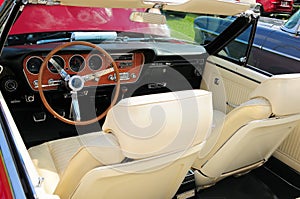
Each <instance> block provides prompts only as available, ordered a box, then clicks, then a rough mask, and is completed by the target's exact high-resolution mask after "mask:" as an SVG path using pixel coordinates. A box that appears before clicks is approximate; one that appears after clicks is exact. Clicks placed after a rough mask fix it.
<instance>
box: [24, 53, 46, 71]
mask: <svg viewBox="0 0 300 199" xmlns="http://www.w3.org/2000/svg"><path fill="white" fill-rule="evenodd" d="M42 63H43V59H42V58H40V57H37V56H32V57H30V58H29V59H28V60H27V62H26V68H27V70H28V71H29V72H30V73H32V74H38V73H39V71H40V68H41V65H42Z"/></svg>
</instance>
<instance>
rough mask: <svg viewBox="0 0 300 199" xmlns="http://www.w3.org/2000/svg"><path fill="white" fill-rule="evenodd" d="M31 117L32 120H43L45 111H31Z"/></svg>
mask: <svg viewBox="0 0 300 199" xmlns="http://www.w3.org/2000/svg"><path fill="white" fill-rule="evenodd" d="M32 117H33V121H34V122H44V121H45V120H46V113H45V112H37V113H33V116H32Z"/></svg>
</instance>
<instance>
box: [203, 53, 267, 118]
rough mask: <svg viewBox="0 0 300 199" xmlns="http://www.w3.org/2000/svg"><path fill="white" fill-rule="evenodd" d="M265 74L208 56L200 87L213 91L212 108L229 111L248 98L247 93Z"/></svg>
mask: <svg viewBox="0 0 300 199" xmlns="http://www.w3.org/2000/svg"><path fill="white" fill-rule="evenodd" d="M265 78H267V77H266V76H264V75H262V74H260V73H257V72H255V71H253V70H250V69H248V68H245V67H242V66H239V65H237V64H234V63H232V62H229V61H226V60H224V59H221V58H219V57H215V56H210V57H209V58H208V62H207V64H206V66H205V70H204V74H203V80H202V84H201V87H202V88H206V89H208V90H210V91H212V93H213V103H214V109H217V110H220V111H223V112H226V113H228V112H230V111H231V110H232V109H233V107H234V106H238V105H240V104H241V103H243V102H245V101H246V100H247V99H248V95H249V94H250V93H251V91H253V90H254V89H255V88H256V87H257V85H258V84H259V83H260V82H261V81H263V80H264V79H265Z"/></svg>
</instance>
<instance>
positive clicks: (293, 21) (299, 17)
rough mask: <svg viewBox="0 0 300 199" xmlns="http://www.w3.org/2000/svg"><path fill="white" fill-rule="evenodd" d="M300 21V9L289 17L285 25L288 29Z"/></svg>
mask: <svg viewBox="0 0 300 199" xmlns="http://www.w3.org/2000/svg"><path fill="white" fill-rule="evenodd" d="M299 21H300V10H298V12H296V13H295V14H294V15H293V16H291V17H290V18H289V20H288V21H287V22H286V23H285V24H284V27H285V28H287V29H293V28H295V26H296V25H297V24H298V22H299Z"/></svg>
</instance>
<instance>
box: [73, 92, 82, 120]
mask: <svg viewBox="0 0 300 199" xmlns="http://www.w3.org/2000/svg"><path fill="white" fill-rule="evenodd" d="M71 97H72V103H71V108H70V113H72V115H73V118H74V120H75V121H76V122H79V121H80V120H81V116H80V109H79V102H78V94H77V91H71Z"/></svg>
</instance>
